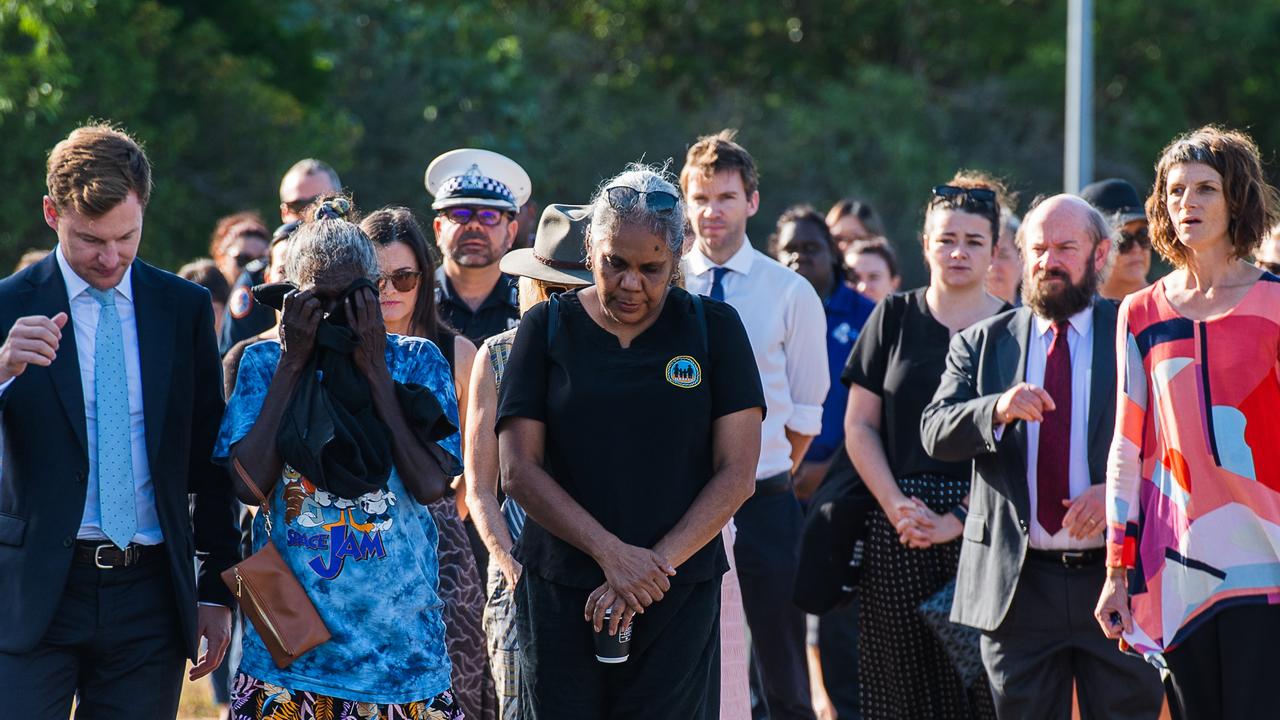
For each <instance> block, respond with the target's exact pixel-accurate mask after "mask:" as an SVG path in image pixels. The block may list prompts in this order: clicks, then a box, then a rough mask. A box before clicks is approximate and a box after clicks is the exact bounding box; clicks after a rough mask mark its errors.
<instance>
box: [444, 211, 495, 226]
mask: <svg viewBox="0 0 1280 720" xmlns="http://www.w3.org/2000/svg"><path fill="white" fill-rule="evenodd" d="M440 214H441V215H443V216H445V217H447V218H449V222H451V223H454V224H455V225H466V224H467V223H469V222H471V221H472V220H475V221H476V222H478V223H480V224H481V225H484V226H485V227H493V226H494V225H497V224H498V223H500V222H502V221H503V220H504V219H505V218H506V215H507V212H506V211H505V210H498V209H497V208H486V207H479V208H470V207H451V208H448V209H446V210H441V211H440Z"/></svg>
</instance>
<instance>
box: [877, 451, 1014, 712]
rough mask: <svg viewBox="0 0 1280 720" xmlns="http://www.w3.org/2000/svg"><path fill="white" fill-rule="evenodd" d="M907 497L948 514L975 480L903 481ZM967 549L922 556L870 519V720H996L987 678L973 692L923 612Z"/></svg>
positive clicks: (882, 520)
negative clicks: (976, 719) (952, 663)
mask: <svg viewBox="0 0 1280 720" xmlns="http://www.w3.org/2000/svg"><path fill="white" fill-rule="evenodd" d="M898 486H899V487H900V488H901V489H902V492H903V493H905V494H906V495H907V497H912V496H915V497H918V498H920V499H921V500H923V501H924V502H925V504H927V505H928V506H929V508H930V509H932V510H933V511H934V512H937V513H945V512H948V511H950V509H951V508H953V507H955V506H956V504H958V503H959V502H960V501H961V500H963V499H964V496H965V495H966V494H967V493H968V492H969V481H968V480H956V479H954V478H949V477H945V476H941V475H921V476H915V477H910V478H903V479H900V480H898ZM959 561H960V542H959V540H958V539H957V540H956V541H953V542H949V543H947V544H945V545H941V546H934V547H931V548H927V549H924V550H915V549H912V548H908V547H906V546H904V545H902V544H901V543H900V542H899V541H898V533H897V531H896V530H894V529H893V527H892V526H890V525H889V519H888V518H887V517H886V516H885V514H884V512H883V511H881V510H880V509H878V508H877V509H876V510H875V511H874V512H873V513H871V514H870V515H869V516H868V519H867V544H866V558H865V561H864V565H863V569H862V577H861V582H860V586H859V592H860V593H861V599H862V607H861V611H860V612H861V614H860V616H859V618H858V621H859V622H858V652H859V653H860V655H861V660H860V663H859V671H860V675H861V682H862V693H861V700H862V716H863V717H864V718H867V720H879V719H881V718H885V719H896V718H901V719H902V720H920V719H921V718H930V719H932V720H945V719H946V718H959V719H968V718H992V720H994V718H995V717H996V714H995V707H994V705H993V704H992V701H991V690H990V688H989V687H988V685H987V683H986V680H985V679H984V680H983V681H982V682H981V684H980V686H978V687H972V688H966V687H964V684H963V682H962V681H961V680H960V676H959V674H958V673H956V671H955V669H954V668H953V667H952V665H951V661H950V660H949V659H948V658H947V653H946V651H945V650H944V649H943V648H942V645H941V644H940V643H939V642H938V640H937V636H936V635H934V634H933V631H931V630H930V629H929V627H928V626H927V625H925V623H924V620H922V619H921V617H920V614H919V613H918V612H917V610H916V608H918V607H919V606H920V604H921V603H922V602H924V601H925V600H926V599H928V598H929V597H930V596H931V595H933V594H934V593H936V592H937V591H939V590H941V589H942V587H943V586H945V585H946V584H947V583H948V582H950V581H952V580H953V579H955V576H956V567H957V565H958V563H959Z"/></svg>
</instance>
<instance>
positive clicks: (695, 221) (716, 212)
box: [680, 130, 830, 720]
mask: <svg viewBox="0 0 1280 720" xmlns="http://www.w3.org/2000/svg"><path fill="white" fill-rule="evenodd" d="M680 185H681V187H682V189H683V191H684V195H685V203H686V207H687V212H688V215H689V222H690V224H691V225H692V226H693V232H694V236H695V242H694V246H693V248H692V249H691V250H690V251H689V253H688V254H687V255H686V256H685V258H684V261H683V263H682V270H683V272H684V276H685V283H686V286H687V288H688V290H689V291H690V292H695V293H699V294H702V295H706V296H709V297H711V298H712V299H714V300H722V301H724V302H727V303H729V304H730V305H732V306H733V307H734V309H736V310H737V311H738V314H739V315H740V316H741V318H742V322H743V325H745V326H746V328H747V335H748V337H749V338H750V339H751V349H752V351H753V352H754V353H755V359H756V364H757V366H758V367H759V370H760V380H761V383H762V384H763V385H764V392H765V402H766V403H767V406H768V407H767V410H766V414H765V419H764V424H763V428H762V438H761V448H760V463H759V465H758V466H757V468H756V492H755V495H754V496H752V498H751V499H749V500H747V502H746V503H745V504H743V506H742V508H741V509H740V510H739V511H738V513H737V514H736V515H735V516H734V523H735V525H736V526H737V531H738V535H737V540H736V541H735V543H734V554H735V559H736V561H737V572H738V579H739V582H740V583H741V586H742V601H743V606H744V609H745V610H746V614H747V624H748V626H749V627H750V628H751V631H752V643H753V645H754V658H755V660H756V662H757V666H758V667H759V669H760V675H761V678H762V681H763V685H764V687H763V691H764V700H765V702H767V704H768V711H769V717H770V718H772V719H773V720H791V719H792V718H805V719H806V720H811V719H812V718H813V717H814V715H813V708H812V705H811V702H810V699H809V679H808V671H807V669H806V665H805V655H804V642H805V622H804V614H803V613H802V612H801V611H800V610H799V609H798V608H797V607H795V605H793V604H792V602H791V593H792V589H793V587H794V586H795V573H796V567H797V565H798V563H799V545H800V532H801V524H802V520H803V518H802V514H801V510H800V503H799V501H798V500H796V496H795V492H794V491H793V489H792V485H791V474H792V472H794V471H795V469H796V467H797V466H798V465H799V463H800V461H801V460H802V459H803V458H804V454H805V451H806V450H807V449H808V447H809V443H810V442H811V441H812V440H813V438H814V436H816V435H817V434H818V432H819V431H820V430H821V429H822V401H823V400H824V399H826V396H827V390H828V388H829V385H830V379H829V377H828V372H827V354H826V352H827V351H826V314H825V312H824V311H823V309H822V301H821V300H820V299H819V298H818V294H817V293H816V292H815V291H814V289H813V286H812V285H810V284H809V283H808V281H806V280H805V279H804V278H803V277H801V276H800V275H798V274H796V273H794V272H792V271H791V270H789V269H787V268H785V267H783V266H782V265H779V264H778V263H776V262H774V261H773V260H772V259H771V258H769V257H768V256H767V255H765V254H763V253H761V252H759V251H757V250H755V249H754V248H753V247H752V246H751V243H750V242H748V241H747V235H746V229H747V218H749V217H751V216H752V215H754V214H755V213H756V211H757V210H758V209H759V207H760V193H759V190H758V186H759V181H758V179H757V175H756V169H755V162H754V160H752V158H751V155H750V154H749V153H748V152H747V151H746V149H745V148H743V147H742V146H741V145H739V144H738V143H736V142H734V133H733V132H732V131H728V130H726V131H723V132H721V133H719V134H717V135H711V136H707V137H703V138H700V139H699V140H698V142H696V143H695V144H694V145H693V146H692V147H691V148H689V153H688V155H687V157H686V159H685V166H684V169H683V170H681V172H680Z"/></svg>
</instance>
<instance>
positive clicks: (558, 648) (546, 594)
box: [515, 572, 720, 720]
mask: <svg viewBox="0 0 1280 720" xmlns="http://www.w3.org/2000/svg"><path fill="white" fill-rule="evenodd" d="M590 594H591V592H590V591H589V590H582V589H579V588H573V587H568V586H565V585H559V584H556V583H553V582H550V581H549V580H546V579H543V578H541V577H539V576H537V575H535V574H534V573H532V572H525V573H523V574H522V575H521V576H520V582H518V583H517V584H516V590H515V599H516V636H517V640H518V642H519V644H520V717H522V718H526V720H551V719H554V720H605V719H606V718H607V719H608V720H631V719H635V720H640V719H641V718H643V719H645V720H648V719H649V718H680V720H717V719H718V718H719V717H720V579H719V578H716V579H715V580H709V581H707V582H701V583H694V584H690V585H672V586H671V591H670V592H668V593H667V594H666V596H665V597H663V599H662V600H660V601H658V602H656V603H654V604H653V605H650V606H649V607H648V608H647V609H646V610H645V613H644V614H643V615H637V616H636V618H635V620H634V621H633V623H632V628H633V630H632V639H631V657H630V658H629V659H628V660H627V661H626V662H624V663H619V664H616V665H609V664H606V663H602V662H600V661H598V660H596V650H595V640H594V638H593V636H592V630H591V626H590V625H589V624H588V623H587V622H586V621H585V620H583V618H582V612H583V607H584V606H585V605H586V603H587V596H588V595H590Z"/></svg>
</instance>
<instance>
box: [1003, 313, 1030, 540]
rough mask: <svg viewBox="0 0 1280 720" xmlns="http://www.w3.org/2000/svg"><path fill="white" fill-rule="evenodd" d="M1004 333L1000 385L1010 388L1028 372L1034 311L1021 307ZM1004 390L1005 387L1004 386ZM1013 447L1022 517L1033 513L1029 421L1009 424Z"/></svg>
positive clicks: (1007, 441)
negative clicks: (1028, 467)
mask: <svg viewBox="0 0 1280 720" xmlns="http://www.w3.org/2000/svg"><path fill="white" fill-rule="evenodd" d="M1005 327H1006V332H1005V334H1004V335H1003V336H1002V337H1001V338H1000V340H999V347H998V349H997V353H998V357H999V360H1000V362H999V369H1000V383H999V384H998V385H997V387H999V388H1005V389H1007V388H1011V387H1013V386H1014V385H1017V384H1018V383H1020V382H1022V381H1023V379H1024V378H1025V377H1026V375H1027V343H1028V342H1029V341H1030V339H1031V311H1030V310H1029V309H1027V308H1026V307H1020V308H1018V309H1017V311H1016V312H1015V313H1014V315H1013V318H1011V319H1010V320H1009V324H1008V325H1007V326H1005ZM1001 392H1003V390H1001ZM1001 445H1003V446H1004V447H1005V448H1007V449H1008V450H1010V451H1012V455H1013V457H1012V458H1011V459H1012V460H1013V462H1011V463H1009V466H1008V477H1009V486H1010V491H1011V492H1012V493H1013V500H1014V504H1015V506H1016V507H1017V509H1018V513H1019V514H1020V515H1021V516H1022V517H1024V518H1025V517H1027V516H1028V515H1029V514H1030V507H1031V491H1030V490H1029V489H1028V488H1027V424H1026V423H1025V422H1021V421H1019V422H1015V423H1013V425H1012V426H1010V427H1008V428H1007V431H1006V433H1005V437H1004V439H1003V442H1001Z"/></svg>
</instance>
